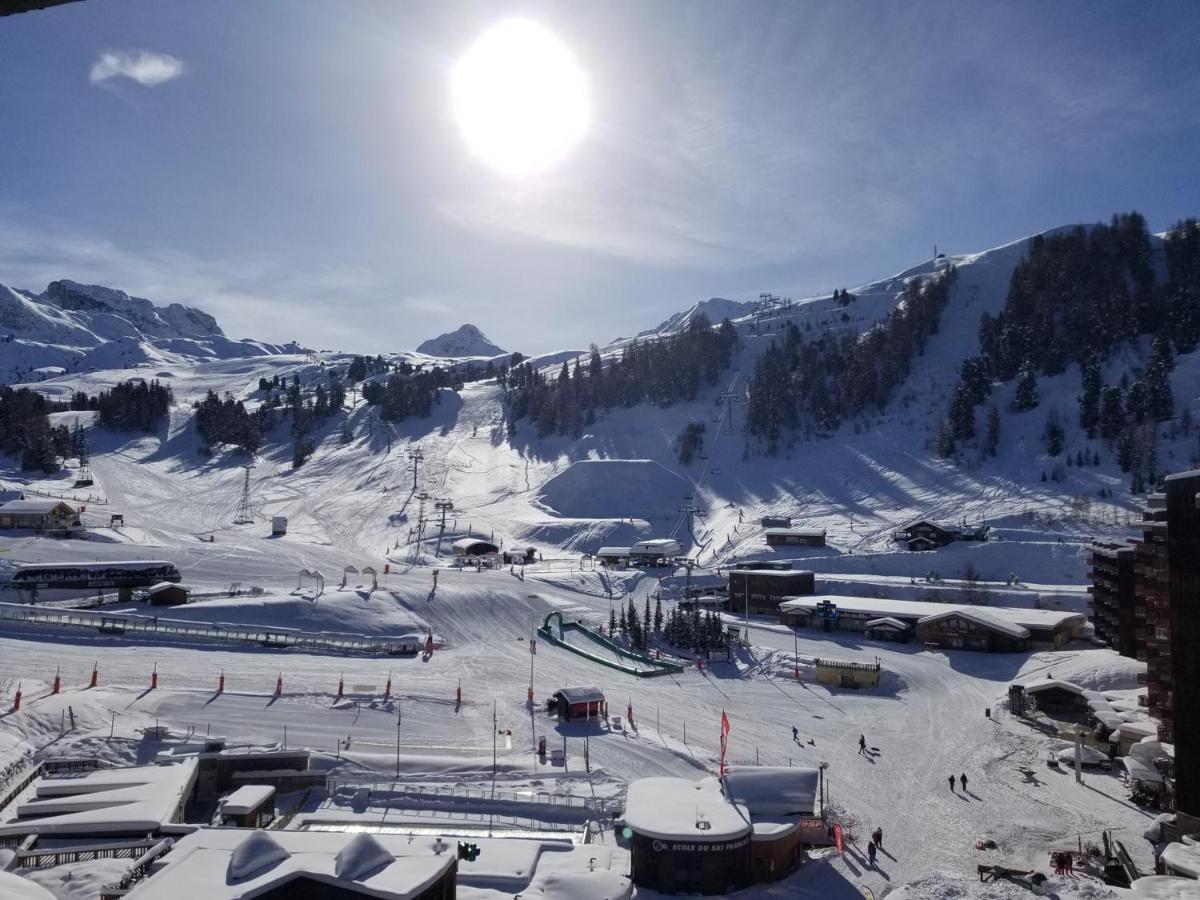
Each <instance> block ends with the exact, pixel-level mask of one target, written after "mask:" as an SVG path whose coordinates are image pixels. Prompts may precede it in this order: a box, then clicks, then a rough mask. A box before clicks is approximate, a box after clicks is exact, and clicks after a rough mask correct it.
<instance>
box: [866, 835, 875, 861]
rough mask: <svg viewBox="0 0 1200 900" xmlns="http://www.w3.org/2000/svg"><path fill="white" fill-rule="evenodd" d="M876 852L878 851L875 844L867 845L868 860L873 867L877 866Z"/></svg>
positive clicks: (872, 842)
mask: <svg viewBox="0 0 1200 900" xmlns="http://www.w3.org/2000/svg"><path fill="white" fill-rule="evenodd" d="M876 852H877V851H876V850H875V842H874V841H871V842H870V843H869V844H867V859H869V860H870V861H871V865H875V853H876Z"/></svg>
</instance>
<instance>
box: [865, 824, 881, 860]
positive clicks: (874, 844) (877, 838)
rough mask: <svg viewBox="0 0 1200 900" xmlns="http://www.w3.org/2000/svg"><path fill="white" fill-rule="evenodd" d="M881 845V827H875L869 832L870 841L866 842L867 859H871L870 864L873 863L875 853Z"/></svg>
mask: <svg viewBox="0 0 1200 900" xmlns="http://www.w3.org/2000/svg"><path fill="white" fill-rule="evenodd" d="M882 847H883V828H882V827H880V828H876V829H875V830H874V831H872V832H871V841H870V843H868V844H867V859H869V860H870V861H871V865H875V854H877V853H878V852H879V851H880V849H881V848H882Z"/></svg>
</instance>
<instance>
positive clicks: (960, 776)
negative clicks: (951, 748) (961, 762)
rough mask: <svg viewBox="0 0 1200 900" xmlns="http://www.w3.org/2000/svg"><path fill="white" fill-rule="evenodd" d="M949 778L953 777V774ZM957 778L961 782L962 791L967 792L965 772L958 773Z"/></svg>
mask: <svg viewBox="0 0 1200 900" xmlns="http://www.w3.org/2000/svg"><path fill="white" fill-rule="evenodd" d="M951 779H953V776H951ZM958 780H959V781H961V782H962V789H963V793H964V794H965V793H966V792H967V773H966V772H963V773H962V774H961V775H959V776H958Z"/></svg>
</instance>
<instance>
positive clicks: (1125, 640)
mask: <svg viewBox="0 0 1200 900" xmlns="http://www.w3.org/2000/svg"><path fill="white" fill-rule="evenodd" d="M1136 561H1137V548H1136V547H1135V546H1134V545H1133V544H1131V543H1129V542H1128V541H1096V542H1094V543H1093V544H1092V545H1091V548H1090V561H1089V569H1088V574H1089V581H1090V584H1089V585H1088V593H1089V594H1090V595H1091V602H1090V604H1089V607H1090V609H1089V613H1090V618H1091V620H1092V626H1093V628H1094V629H1095V631H1096V637H1097V638H1098V639H1099V640H1101V641H1104V643H1106V644H1108V646H1110V647H1112V648H1113V649H1114V650H1116V651H1117V652H1118V653H1120V654H1121V655H1122V656H1128V657H1130V658H1133V659H1145V658H1146V650H1145V646H1144V642H1139V640H1138V628H1137V620H1136V616H1135V598H1134V582H1135V577H1134V568H1135V563H1136ZM1139 644H1141V647H1140V655H1139Z"/></svg>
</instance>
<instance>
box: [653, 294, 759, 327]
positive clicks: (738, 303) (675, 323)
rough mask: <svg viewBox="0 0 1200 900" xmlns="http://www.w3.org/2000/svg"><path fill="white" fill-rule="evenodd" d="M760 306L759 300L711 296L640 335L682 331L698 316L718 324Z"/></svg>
mask: <svg viewBox="0 0 1200 900" xmlns="http://www.w3.org/2000/svg"><path fill="white" fill-rule="evenodd" d="M758 306H759V301H756V300H726V299H725V298H724V297H710V298H709V299H707V300H701V301H700V302H699V303H696V304H693V305H692V306H690V307H688V308H687V309H685V310H683V311H682V312H677V313H675V315H673V316H671V317H670V318H669V319H667V320H666V321H665V322H662V323H660V324H659V326H658V327H657V328H651V329H649V330H648V331H643V332H640V333H639V334H638V337H646V336H648V335H652V334H672V333H674V332H677V331H682V330H683V329H684V328H686V327H687V325H688V323H689V322H691V321H692V320H693V319H695V318H696V317H697V316H706V317H707V318H708V321H709V322H711V323H712V324H714V325H718V324H720V322H721V320H722V319H740V318H743V317H745V316H748V315H750V314H751V313H753V312H754V311H755V309H757V308H758Z"/></svg>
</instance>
